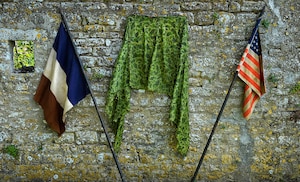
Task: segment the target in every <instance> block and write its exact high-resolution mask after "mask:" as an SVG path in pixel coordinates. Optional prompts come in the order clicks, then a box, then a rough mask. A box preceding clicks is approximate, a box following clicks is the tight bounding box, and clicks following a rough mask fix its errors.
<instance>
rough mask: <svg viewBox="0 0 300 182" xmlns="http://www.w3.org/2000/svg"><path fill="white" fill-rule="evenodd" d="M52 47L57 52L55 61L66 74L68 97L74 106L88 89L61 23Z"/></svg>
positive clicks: (69, 39)
mask: <svg viewBox="0 0 300 182" xmlns="http://www.w3.org/2000/svg"><path fill="white" fill-rule="evenodd" d="M53 48H54V49H55V51H56V53H57V56H56V59H57V61H58V62H59V64H60V66H61V67H62V69H63V70H64V72H65V73H66V75H67V84H68V99H69V100H70V102H71V103H72V104H73V106H74V105H76V104H77V103H78V102H79V101H80V100H81V99H83V98H84V97H85V96H86V95H87V94H89V93H90V91H89V89H88V86H87V82H86V80H85V77H84V75H83V72H82V70H81V65H80V63H79V60H78V58H77V56H76V54H75V50H74V47H73V44H72V41H71V38H70V36H69V35H68V32H66V31H65V28H64V26H63V24H62V23H61V24H60V27H59V30H58V33H57V36H56V38H55V42H54V44H53Z"/></svg>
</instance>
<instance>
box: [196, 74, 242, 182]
mask: <svg viewBox="0 0 300 182" xmlns="http://www.w3.org/2000/svg"><path fill="white" fill-rule="evenodd" d="M237 76H238V72H237V71H236V72H235V74H234V77H233V79H232V82H231V84H230V87H229V90H228V92H227V94H226V97H225V100H224V102H223V104H222V107H221V110H220V112H219V114H218V117H217V119H216V122H215V124H214V126H213V128H212V130H211V133H210V135H209V138H208V140H207V142H206V145H205V148H204V150H203V152H202V155H201V158H200V160H199V163H198V166H197V168H196V171H195V173H194V176H193V178H192V180H191V181H192V182H194V181H195V179H196V177H197V174H198V171H199V169H200V167H201V164H202V162H203V159H204V156H205V154H206V152H207V149H208V146H209V144H210V142H211V139H212V137H213V135H214V133H215V130H216V128H217V126H218V123H219V120H220V117H221V115H222V113H223V110H224V108H225V105H226V103H227V100H228V98H229V95H230V92H231V89H232V86H233V84H234V82H235V80H236V78H237Z"/></svg>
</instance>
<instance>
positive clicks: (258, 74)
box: [237, 17, 266, 119]
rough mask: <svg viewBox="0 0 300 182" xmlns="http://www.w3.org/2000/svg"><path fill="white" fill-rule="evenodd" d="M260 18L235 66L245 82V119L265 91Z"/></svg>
mask: <svg viewBox="0 0 300 182" xmlns="http://www.w3.org/2000/svg"><path fill="white" fill-rule="evenodd" d="M260 20H261V17H260V18H259V19H258V20H257V22H256V25H255V28H254V29H253V31H252V35H251V38H250V40H249V42H248V44H247V47H246V49H245V51H244V54H243V56H242V58H241V61H240V63H239V65H238V67H237V71H238V76H239V77H240V79H241V80H243V81H244V82H245V84H246V85H245V95H244V103H243V115H244V117H245V118H246V119H249V118H250V116H251V114H252V112H253V109H254V107H255V104H256V103H257V101H258V100H259V98H260V97H261V96H262V95H263V94H264V93H266V88H265V84H264V74H263V60H262V54H261V45H260V37H259V32H258V25H259V23H260Z"/></svg>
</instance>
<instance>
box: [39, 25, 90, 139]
mask: <svg viewBox="0 0 300 182" xmlns="http://www.w3.org/2000/svg"><path fill="white" fill-rule="evenodd" d="M89 93H90V90H89V88H88V84H87V81H86V79H85V76H84V73H83V71H82V68H81V64H80V62H79V59H78V57H77V56H76V53H75V48H74V46H73V44H72V40H71V38H70V36H69V34H68V32H67V31H66V30H65V28H64V25H63V23H61V24H60V27H59V30H58V33H57V35H56V38H55V41H54V44H53V48H52V49H51V52H50V56H49V58H48V62H47V64H46V68H45V70H44V72H43V74H42V76H41V80H40V83H39V86H38V88H37V90H36V93H35V95H34V100H35V101H36V102H37V103H39V104H40V105H41V107H42V108H43V110H44V117H45V120H46V121H47V123H48V125H49V126H50V128H51V129H52V130H54V131H56V132H57V133H58V134H59V135H61V134H62V133H63V132H64V131H65V117H66V113H67V112H68V111H69V110H70V109H71V108H72V107H73V106H74V105H76V104H77V103H78V102H79V101H80V100H82V99H83V98H84V97H85V96H86V95H87V94H89Z"/></svg>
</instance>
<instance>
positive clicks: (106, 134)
mask: <svg viewBox="0 0 300 182" xmlns="http://www.w3.org/2000/svg"><path fill="white" fill-rule="evenodd" d="M59 12H60V15H61V18H62V21H63V24H64V26H65V29H66V31H67V32H68V34H69V36H70V38H71V42H72V45H73V47H74V50H75V54H76V56H77V58H78V60H79V63H80V67H81V71H82V73H83V75H84V78H85V80H86V82H87V87H88V89H89V90H90V95H91V97H92V100H93V103H94V106H95V109H96V112H97V115H98V117H99V120H100V123H101V126H102V128H103V130H104V133H105V136H106V140H107V142H108V145H109V148H110V151H111V153H112V155H113V158H114V161H115V163H116V165H117V168H118V171H119V174H120V177H121V179H122V181H123V182H125V178H124V174H123V172H122V170H121V167H120V163H119V161H118V158H117V155H116V153H115V151H114V149H113V145H112V143H111V140H110V137H109V136H108V133H107V127H106V125H105V123H104V122H103V119H102V117H101V114H100V112H99V108H98V106H97V102H96V99H95V96H94V94H93V92H92V90H91V87H90V83H89V80H88V79H87V76H86V75H85V72H84V69H83V65H82V61H81V59H80V57H79V54H78V52H77V49H76V48H75V44H74V41H73V36H72V34H71V33H70V31H69V27H68V24H67V21H66V19H65V16H64V14H63V12H62V9H61V8H59Z"/></svg>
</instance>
